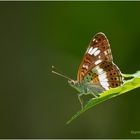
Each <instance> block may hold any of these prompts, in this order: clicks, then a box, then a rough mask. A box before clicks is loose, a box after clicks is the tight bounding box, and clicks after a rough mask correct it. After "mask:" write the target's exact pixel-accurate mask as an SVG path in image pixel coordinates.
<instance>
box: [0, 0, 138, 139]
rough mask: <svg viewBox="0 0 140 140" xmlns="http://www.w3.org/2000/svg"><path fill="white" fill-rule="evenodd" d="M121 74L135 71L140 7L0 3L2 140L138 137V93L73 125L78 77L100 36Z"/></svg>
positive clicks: (97, 109) (95, 110) (77, 106)
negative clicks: (107, 43)
mask: <svg viewBox="0 0 140 140" xmlns="http://www.w3.org/2000/svg"><path fill="white" fill-rule="evenodd" d="M100 31H101V32H104V33H105V34H106V36H107V37H108V39H109V40H110V44H111V49H112V53H113V57H114V62H115V63H116V64H117V65H118V66H119V67H120V69H121V71H122V72H123V73H134V72H136V71H137V70H140V62H139V60H140V2H0V46H1V51H0V52H1V55H0V57H1V71H2V72H1V88H0V89H1V92H0V138H140V133H139V134H132V133H131V131H140V109H139V107H140V88H139V89H135V90H133V91H131V92H129V93H127V94H124V95H122V96H119V97H116V98H114V99H111V100H109V101H106V102H104V103H102V104H100V105H97V106H96V107H94V108H93V109H91V110H89V111H87V112H86V113H84V114H83V115H82V116H80V117H79V118H78V119H77V120H75V121H74V122H72V123H71V124H70V125H66V124H65V123H66V121H67V120H68V119H70V117H71V116H72V115H74V113H75V112H76V111H78V110H79V109H80V104H79V102H78V99H77V95H76V94H77V91H75V90H74V89H72V88H71V87H70V86H69V85H68V83H67V80H65V79H63V78H61V77H58V76H57V75H53V74H51V66H52V65H55V66H56V67H57V68H58V69H61V70H62V71H63V72H64V73H66V75H68V76H70V77H72V78H73V79H76V74H77V69H78V67H79V64H80V61H81V59H82V56H83V54H84V52H85V50H86V47H87V45H88V43H89V41H90V39H91V38H92V37H93V35H94V34H96V33H97V32H100Z"/></svg>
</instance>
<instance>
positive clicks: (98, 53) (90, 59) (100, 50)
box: [77, 33, 112, 81]
mask: <svg viewBox="0 0 140 140" xmlns="http://www.w3.org/2000/svg"><path fill="white" fill-rule="evenodd" d="M105 60H106V61H112V53H111V49H110V44H109V41H108V39H107V38H106V36H105V35H104V34H103V33H98V34H96V35H95V36H94V37H93V39H92V40H91V41H90V43H89V46H88V48H87V51H86V53H85V55H84V57H83V60H82V62H81V64H80V67H79V70H78V74H77V80H78V81H81V80H83V79H84V76H85V75H86V74H87V72H88V71H90V70H91V69H92V68H93V67H95V66H96V65H98V64H99V63H101V62H102V61H105Z"/></svg>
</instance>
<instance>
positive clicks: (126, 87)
mask: <svg viewBox="0 0 140 140" xmlns="http://www.w3.org/2000/svg"><path fill="white" fill-rule="evenodd" d="M123 77H124V78H131V79H130V80H126V81H125V82H124V84H123V85H122V86H120V87H117V88H111V89H109V90H107V91H105V92H103V93H102V94H101V95H100V96H99V97H98V98H92V99H91V100H89V101H88V102H87V104H86V105H85V106H84V107H83V109H81V110H80V111H78V112H77V113H76V114H75V115H74V116H73V117H72V118H71V119H70V120H69V121H67V123H66V124H69V123H71V122H72V121H73V120H74V119H76V118H77V117H79V116H80V115H81V114H82V113H84V112H85V111H87V110H88V109H90V108H92V107H94V106H95V105H97V104H99V103H101V102H103V101H106V100H109V99H111V98H113V97H116V96H118V95H121V94H123V93H126V92H128V91H130V90H133V89H135V88H138V87H140V71H137V72H136V73H135V74H123Z"/></svg>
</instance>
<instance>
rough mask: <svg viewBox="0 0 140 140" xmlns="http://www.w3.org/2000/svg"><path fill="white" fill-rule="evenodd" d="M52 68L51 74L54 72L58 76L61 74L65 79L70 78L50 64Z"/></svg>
mask: <svg viewBox="0 0 140 140" xmlns="http://www.w3.org/2000/svg"><path fill="white" fill-rule="evenodd" d="M52 69H54V70H52V73H53V74H56V75H58V76H61V77H63V78H66V79H68V80H72V79H71V78H69V77H68V76H66V75H64V74H62V72H60V71H59V70H58V69H56V68H55V66H52ZM57 71H59V72H57Z"/></svg>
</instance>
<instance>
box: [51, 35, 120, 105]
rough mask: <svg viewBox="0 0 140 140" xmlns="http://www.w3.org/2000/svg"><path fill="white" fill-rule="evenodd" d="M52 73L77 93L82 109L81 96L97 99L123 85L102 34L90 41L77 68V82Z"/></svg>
mask: <svg viewBox="0 0 140 140" xmlns="http://www.w3.org/2000/svg"><path fill="white" fill-rule="evenodd" d="M52 72H53V73H55V74H58V75H60V76H63V77H65V78H67V79H68V83H69V84H70V86H71V87H73V88H75V89H76V90H77V91H78V92H79V94H78V99H79V101H80V103H81V106H82V108H83V101H82V100H81V96H82V95H88V94H91V95H93V97H94V98H98V97H99V96H100V94H101V93H102V92H104V91H106V90H109V89H110V88H115V87H118V86H121V85H122V84H123V76H122V73H121V71H120V69H119V68H118V67H117V65H116V64H114V62H113V56H112V52H111V48H110V44H109V41H108V39H107V37H106V36H105V34H104V33H102V32H99V33H97V34H96V35H95V36H94V37H93V38H92V39H91V41H90V43H89V45H88V48H87V50H86V52H85V54H84V56H83V60H82V61H81V64H80V66H79V69H78V73H77V80H73V79H71V78H69V77H66V76H64V75H62V74H60V73H57V72H55V71H52Z"/></svg>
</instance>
